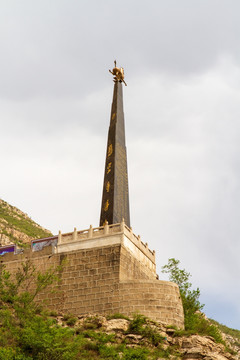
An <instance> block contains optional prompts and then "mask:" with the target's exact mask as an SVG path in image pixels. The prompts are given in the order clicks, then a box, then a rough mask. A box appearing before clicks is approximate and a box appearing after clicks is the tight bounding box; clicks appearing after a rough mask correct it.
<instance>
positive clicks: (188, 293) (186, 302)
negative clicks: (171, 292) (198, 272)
mask: <svg viewBox="0 0 240 360" xmlns="http://www.w3.org/2000/svg"><path fill="white" fill-rule="evenodd" d="M179 264H180V261H179V260H176V259H174V258H171V259H168V264H167V265H164V266H163V267H162V272H163V273H167V274H169V280H170V281H173V282H175V283H176V284H177V285H178V287H179V291H180V295H181V299H182V304H183V311H184V319H185V329H186V330H190V329H193V327H194V324H195V323H196V321H197V319H198V318H199V314H198V313H197V312H199V311H201V310H202V309H203V307H204V305H202V304H201V303H200V301H199V297H200V290H199V288H197V289H196V290H192V289H191V287H192V284H191V283H190V281H189V278H190V277H191V274H190V273H189V272H187V271H186V270H185V269H180V268H179V267H178V265H179Z"/></svg>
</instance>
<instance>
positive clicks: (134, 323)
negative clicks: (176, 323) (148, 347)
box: [127, 314, 163, 346]
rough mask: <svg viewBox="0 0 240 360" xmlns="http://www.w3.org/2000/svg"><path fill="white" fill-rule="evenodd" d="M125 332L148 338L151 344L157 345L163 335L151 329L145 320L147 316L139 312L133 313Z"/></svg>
mask: <svg viewBox="0 0 240 360" xmlns="http://www.w3.org/2000/svg"><path fill="white" fill-rule="evenodd" d="M127 333H129V334H130V333H131V334H138V335H142V336H143V337H145V338H146V339H148V340H149V341H150V342H151V344H152V345H154V346H157V345H158V344H160V343H161V342H162V340H163V337H162V336H161V335H160V334H159V332H158V331H157V330H156V329H153V328H152V327H151V326H150V325H149V324H148V322H147V318H146V317H145V316H144V315H141V314H134V316H133V320H131V321H130V323H129V326H128V330H127Z"/></svg>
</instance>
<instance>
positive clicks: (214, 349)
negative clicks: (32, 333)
mask: <svg viewBox="0 0 240 360" xmlns="http://www.w3.org/2000/svg"><path fill="white" fill-rule="evenodd" d="M115 317H116V315H115ZM56 319H57V324H58V325H59V326H64V327H66V326H70V327H73V328H74V329H75V331H76V333H82V334H85V335H86V337H87V338H88V340H89V348H91V349H97V346H96V344H95V342H96V339H98V341H99V339H100V338H102V339H104V338H105V339H106V336H108V335H112V339H111V342H109V349H110V348H111V349H112V350H111V351H112V354H113V355H114V357H113V358H114V359H118V358H119V359H121V358H123V359H125V356H126V355H125V351H126V348H131V349H135V350H136V352H135V353H132V357H129V359H143V360H144V359H155V360H161V359H172V360H174V359H175V360H178V359H179V360H180V359H184V360H193V359H204V360H238V359H240V346H239V343H238V341H239V339H234V338H233V337H231V336H229V335H228V336H225V334H222V335H223V337H224V341H225V344H219V343H216V342H215V340H214V339H213V338H212V337H210V336H200V335H196V334H195V335H189V336H186V335H181V333H179V332H178V331H177V330H176V329H174V328H171V327H166V326H165V325H164V324H160V323H156V322H153V321H150V320H148V319H146V318H144V320H143V321H144V322H142V321H141V315H137V316H136V317H135V319H127V318H120V314H118V315H117V318H114V316H112V318H111V317H108V318H107V317H105V316H99V315H92V314H89V315H85V316H79V317H78V318H73V317H71V316H66V315H65V316H58V317H57V318H56ZM139 319H140V321H139ZM142 319H143V318H142ZM96 334H98V335H96ZM236 344H238V345H236ZM97 345H98V347H99V343H98V344H97ZM114 347H115V352H114V351H113V349H114ZM117 349H118V350H117ZM113 355H112V356H113ZM93 358H94V359H98V358H99V359H101V356H100V357H98V353H97V350H96V353H95V354H93ZM126 358H128V357H126Z"/></svg>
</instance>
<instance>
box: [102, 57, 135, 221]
mask: <svg viewBox="0 0 240 360" xmlns="http://www.w3.org/2000/svg"><path fill="white" fill-rule="evenodd" d="M114 63H115V67H114V68H113V70H112V71H111V70H109V71H110V72H111V74H113V75H114V80H113V81H114V90H113V101H112V110H111V118H110V126H109V130H108V142H107V153H106V164H105V174H104V182H103V194H102V208H101V216H100V226H102V225H104V224H105V223H106V222H108V223H109V224H117V223H120V222H121V221H122V219H124V221H125V223H126V225H128V226H129V227H130V215H129V195H128V173H127V151H126V146H125V125H124V113H123V95H122V83H124V84H125V85H127V84H126V83H125V81H124V70H123V68H117V67H116V62H114Z"/></svg>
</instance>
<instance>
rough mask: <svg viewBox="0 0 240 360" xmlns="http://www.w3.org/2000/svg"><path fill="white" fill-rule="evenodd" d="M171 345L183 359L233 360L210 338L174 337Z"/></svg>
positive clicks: (193, 336)
mask: <svg viewBox="0 0 240 360" xmlns="http://www.w3.org/2000/svg"><path fill="white" fill-rule="evenodd" d="M173 343H174V344H175V345H177V346H178V348H179V351H180V352H181V353H182V354H183V355H184V356H183V359H188V360H191V359H204V360H210V359H212V360H226V359H235V358H234V357H233V356H232V355H230V354H229V353H226V351H225V347H224V345H222V344H216V343H215V341H214V340H213V338H211V337H210V336H200V335H191V336H189V337H185V336H183V337H176V338H174V339H173Z"/></svg>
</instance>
